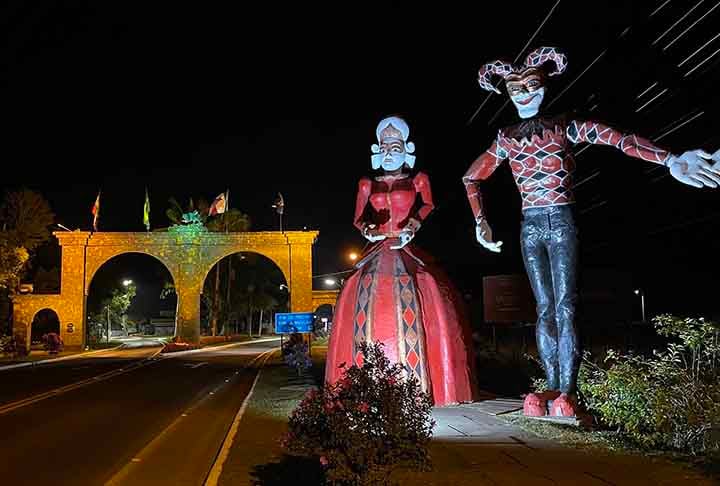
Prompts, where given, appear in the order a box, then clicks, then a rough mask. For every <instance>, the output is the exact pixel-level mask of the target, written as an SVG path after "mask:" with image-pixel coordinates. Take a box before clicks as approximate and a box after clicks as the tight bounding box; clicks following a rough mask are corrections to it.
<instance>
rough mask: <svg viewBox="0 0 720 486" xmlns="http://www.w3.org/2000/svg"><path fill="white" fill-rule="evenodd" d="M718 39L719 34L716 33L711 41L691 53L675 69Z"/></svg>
mask: <svg viewBox="0 0 720 486" xmlns="http://www.w3.org/2000/svg"><path fill="white" fill-rule="evenodd" d="M718 37H720V33H718V34H717V35H716V36H715V37H713V38H712V39H710V40H709V41H707V42H706V43H705V44H703V45H702V46H700V47H698V49H697V50H696V51H695V52H693V53H692V54H690V55H689V56H688V57H686V58H685V60H684V61H683V62H681V63H680V64H678V65H677V67H682V65H683V64H685V63H686V62H688V61H689V60H690V59H692V58H693V57H694V56H695V54H697V53H698V52H700V51H702V50H703V49H705V47H707V45H708V44H710V43H711V42H712V41H714V40H715V39H717V38H718Z"/></svg>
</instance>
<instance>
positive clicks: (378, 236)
mask: <svg viewBox="0 0 720 486" xmlns="http://www.w3.org/2000/svg"><path fill="white" fill-rule="evenodd" d="M362 235H363V236H364V237H365V238H366V239H367V240H368V241H371V242H372V243H375V242H376V241H382V240H384V239H385V238H386V236H385V235H384V234H382V233H380V232H379V231H378V229H377V226H376V225H374V224H367V225H365V226H364V227H363V230H362Z"/></svg>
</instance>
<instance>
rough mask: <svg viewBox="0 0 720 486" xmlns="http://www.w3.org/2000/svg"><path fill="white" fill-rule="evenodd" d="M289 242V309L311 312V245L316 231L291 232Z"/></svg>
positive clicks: (288, 236)
mask: <svg viewBox="0 0 720 486" xmlns="http://www.w3.org/2000/svg"><path fill="white" fill-rule="evenodd" d="M287 238H288V241H289V243H290V311H291V312H312V311H314V310H315V309H313V308H312V305H313V302H312V245H313V243H314V242H315V239H316V238H317V232H316V231H307V232H299V231H297V232H292V233H290V234H288V235H287Z"/></svg>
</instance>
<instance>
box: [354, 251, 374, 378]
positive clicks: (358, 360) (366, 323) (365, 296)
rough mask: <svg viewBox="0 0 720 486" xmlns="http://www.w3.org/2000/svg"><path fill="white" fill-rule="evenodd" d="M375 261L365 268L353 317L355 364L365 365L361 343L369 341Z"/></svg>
mask: <svg viewBox="0 0 720 486" xmlns="http://www.w3.org/2000/svg"><path fill="white" fill-rule="evenodd" d="M374 266H375V262H371V263H369V264H368V266H367V267H366V268H365V271H364V273H363V275H362V277H361V278H360V285H358V295H357V299H356V301H355V302H356V304H355V318H354V319H353V337H354V338H353V364H355V365H357V366H362V365H363V361H364V360H363V354H362V352H360V343H363V342H365V341H369V339H368V338H369V337H370V335H371V332H370V331H371V330H370V319H369V317H370V315H369V313H370V300H371V299H370V296H371V294H372V292H373V288H374V287H375V285H374V283H375V279H374V278H373V275H374Z"/></svg>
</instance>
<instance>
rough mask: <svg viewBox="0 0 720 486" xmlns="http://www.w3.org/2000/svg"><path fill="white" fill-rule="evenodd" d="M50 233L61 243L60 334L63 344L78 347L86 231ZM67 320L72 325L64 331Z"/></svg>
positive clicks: (80, 343)
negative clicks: (68, 329)
mask: <svg viewBox="0 0 720 486" xmlns="http://www.w3.org/2000/svg"><path fill="white" fill-rule="evenodd" d="M54 234H55V236H56V237H57V239H58V240H59V242H60V246H61V247H62V250H61V251H62V269H61V273H60V296H61V309H59V310H58V317H59V318H60V337H61V338H62V340H63V342H64V343H65V348H70V349H79V348H82V347H84V346H85V334H86V333H85V326H86V322H85V306H86V302H87V300H86V299H87V296H86V295H85V271H86V267H85V265H86V262H85V253H86V251H87V242H88V236H90V233H88V232H84V231H73V232H57V233H54ZM69 323H72V324H73V327H74V330H73V332H72V333H68V332H67V328H68V326H67V325H68V324H69Z"/></svg>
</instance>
